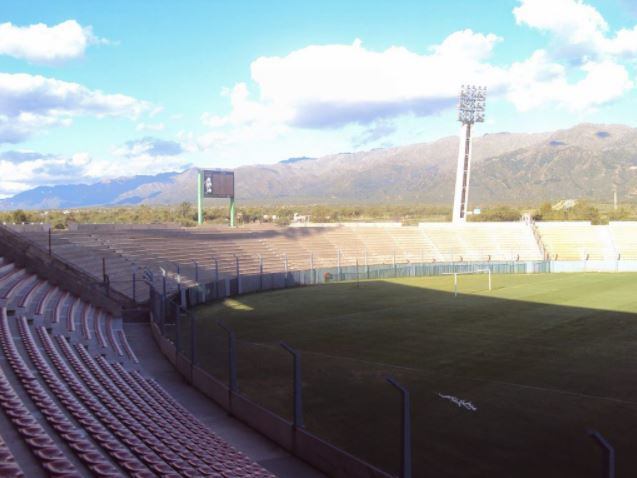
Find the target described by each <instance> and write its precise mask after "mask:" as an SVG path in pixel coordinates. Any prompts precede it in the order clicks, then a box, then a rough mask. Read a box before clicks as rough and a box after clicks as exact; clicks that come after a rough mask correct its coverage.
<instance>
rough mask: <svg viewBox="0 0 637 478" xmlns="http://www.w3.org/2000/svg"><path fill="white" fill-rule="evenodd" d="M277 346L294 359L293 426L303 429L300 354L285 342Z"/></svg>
mask: <svg viewBox="0 0 637 478" xmlns="http://www.w3.org/2000/svg"><path fill="white" fill-rule="evenodd" d="M279 345H281V347H283V348H284V349H285V350H287V351H288V352H290V354H292V357H293V359H294V372H293V373H294V420H293V423H294V426H295V427H296V428H304V427H305V424H304V422H303V397H302V383H301V353H300V352H298V351H297V350H295V349H293V348H292V347H290V346H289V345H288V344H286V343H285V342H281V343H280V344H279Z"/></svg>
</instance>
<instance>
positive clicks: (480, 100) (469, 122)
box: [452, 85, 487, 223]
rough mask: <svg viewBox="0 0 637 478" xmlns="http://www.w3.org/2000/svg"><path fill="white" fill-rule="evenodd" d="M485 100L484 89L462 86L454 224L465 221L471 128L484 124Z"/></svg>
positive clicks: (459, 109) (459, 107)
mask: <svg viewBox="0 0 637 478" xmlns="http://www.w3.org/2000/svg"><path fill="white" fill-rule="evenodd" d="M486 98H487V88H486V87H480V86H473V85H462V88H461V90H460V101H459V102H458V121H460V122H461V123H462V129H461V130H460V148H459V151H458V169H457V170H456V189H455V192H454V196H453V214H452V221H453V222H454V223H461V222H465V221H466V220H467V201H468V200H469V177H470V175H471V174H470V173H471V128H472V126H473V125H474V124H475V123H482V122H484V107H485V103H486Z"/></svg>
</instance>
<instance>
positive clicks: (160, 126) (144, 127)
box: [135, 123, 166, 131]
mask: <svg viewBox="0 0 637 478" xmlns="http://www.w3.org/2000/svg"><path fill="white" fill-rule="evenodd" d="M165 128H166V125H164V123H138V124H137V126H136V127H135V129H136V130H137V131H163V130H164V129H165Z"/></svg>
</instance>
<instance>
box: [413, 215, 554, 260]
mask: <svg viewBox="0 0 637 478" xmlns="http://www.w3.org/2000/svg"><path fill="white" fill-rule="evenodd" d="M420 228H421V230H422V231H423V233H424V234H425V235H427V236H428V237H429V239H430V240H431V243H432V244H433V247H434V248H435V251H436V258H437V259H438V260H444V261H489V260H499V261H516V260H541V259H542V253H541V252H540V249H539V247H538V244H537V242H536V240H535V238H534V237H533V232H532V230H531V228H530V227H529V225H527V224H525V223H523V222H492V223H487V222H477V223H466V224H451V223H423V224H420Z"/></svg>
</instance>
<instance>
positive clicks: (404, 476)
mask: <svg viewBox="0 0 637 478" xmlns="http://www.w3.org/2000/svg"><path fill="white" fill-rule="evenodd" d="M387 383H389V384H390V385H392V386H393V387H395V388H396V389H398V391H400V393H401V394H402V398H403V403H402V418H401V422H402V423H401V428H402V438H401V448H402V460H401V466H400V469H401V470H400V471H401V473H400V476H401V478H412V470H411V400H410V397H409V390H407V389H406V388H405V387H403V386H402V385H401V384H399V383H398V382H397V381H396V380H394V379H393V378H392V377H387Z"/></svg>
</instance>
